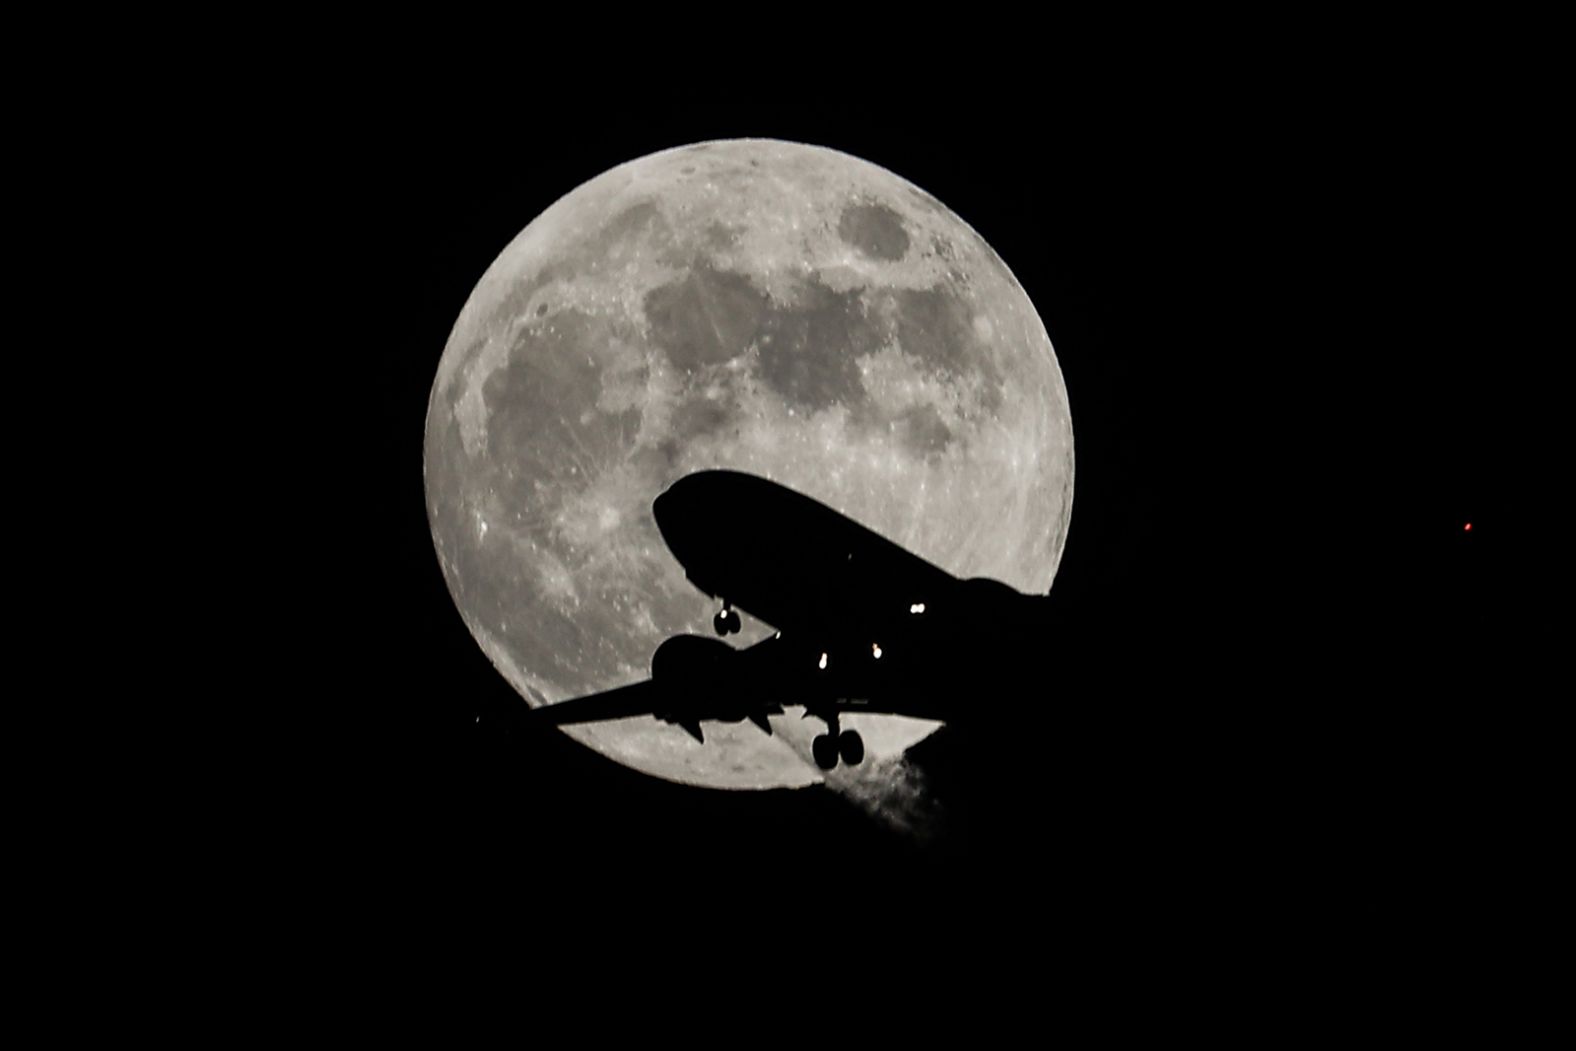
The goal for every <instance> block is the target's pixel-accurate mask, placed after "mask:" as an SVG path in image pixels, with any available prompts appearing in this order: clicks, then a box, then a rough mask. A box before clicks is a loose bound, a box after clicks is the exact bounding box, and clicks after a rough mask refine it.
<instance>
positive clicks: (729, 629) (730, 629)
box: [711, 609, 744, 635]
mask: <svg viewBox="0 0 1576 1051" xmlns="http://www.w3.org/2000/svg"><path fill="white" fill-rule="evenodd" d="M711 626H712V628H713V630H715V631H716V632H717V634H718V635H737V634H738V633H739V632H741V631H743V630H744V621H743V620H741V619H740V618H739V611H738V610H736V609H724V610H718V611H717V614H716V615H715V616H713V617H712V618H711Z"/></svg>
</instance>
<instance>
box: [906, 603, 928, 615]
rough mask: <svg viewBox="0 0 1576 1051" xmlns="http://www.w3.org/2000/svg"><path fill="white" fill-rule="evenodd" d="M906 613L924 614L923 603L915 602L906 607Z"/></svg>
mask: <svg viewBox="0 0 1576 1051" xmlns="http://www.w3.org/2000/svg"><path fill="white" fill-rule="evenodd" d="M908 611H909V612H910V613H923V612H925V604H924V603H923V602H916V603H914V604H913V605H912V606H910V607H908Z"/></svg>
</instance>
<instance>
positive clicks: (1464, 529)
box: [1461, 522, 1472, 533]
mask: <svg viewBox="0 0 1576 1051" xmlns="http://www.w3.org/2000/svg"><path fill="white" fill-rule="evenodd" d="M1461 531H1462V532H1463V533H1470V532H1472V523H1471V522H1468V523H1467V524H1466V525H1464V526H1462V527H1461Z"/></svg>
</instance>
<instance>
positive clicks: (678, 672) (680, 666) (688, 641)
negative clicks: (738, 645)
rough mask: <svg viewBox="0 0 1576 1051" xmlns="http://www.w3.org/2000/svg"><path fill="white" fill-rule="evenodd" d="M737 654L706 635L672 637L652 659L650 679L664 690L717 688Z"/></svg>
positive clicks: (664, 642) (659, 647)
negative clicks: (728, 662) (663, 686)
mask: <svg viewBox="0 0 1576 1051" xmlns="http://www.w3.org/2000/svg"><path fill="white" fill-rule="evenodd" d="M736 652H738V651H737V650H735V649H734V648H733V647H732V646H729V645H728V644H727V643H726V642H723V641H722V640H721V639H713V638H708V637H707V636H705V635H675V636H673V637H672V638H671V639H666V640H664V641H663V643H662V645H660V646H658V647H657V652H656V653H653V654H652V655H651V677H652V679H654V680H656V681H657V682H659V683H662V684H663V685H665V686H686V687H695V686H708V685H717V684H718V683H720V681H721V679H722V674H723V671H724V669H725V668H726V667H727V661H728V660H729V658H731V657H732V656H733V655H734V654H735V653H736Z"/></svg>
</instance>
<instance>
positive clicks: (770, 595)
mask: <svg viewBox="0 0 1576 1051" xmlns="http://www.w3.org/2000/svg"><path fill="white" fill-rule="evenodd" d="M652 513H653V514H654V516H655V517H656V522H657V528H658V529H659V530H660V531H661V533H662V537H663V540H664V541H665V542H666V543H667V545H668V548H669V550H671V551H672V552H673V555H674V557H675V558H677V559H678V561H679V563H680V564H681V565H682V566H683V567H684V571H685V575H686V576H687V577H688V578H689V580H690V582H691V583H693V584H694V585H695V586H696V587H697V588H699V589H700V590H701V591H702V592H704V593H705V594H707V595H709V596H711V597H712V598H715V599H717V600H718V602H719V604H720V605H719V609H718V611H717V614H716V615H715V616H714V617H713V618H712V627H713V630H714V631H715V632H716V634H717V635H718V636H727V635H729V634H735V633H737V632H738V631H739V630H740V627H741V624H740V618H739V613H738V611H739V610H744V611H745V612H748V613H749V614H751V615H752V616H754V617H757V618H759V619H760V620H762V621H764V622H765V623H766V624H767V625H769V626H771V627H773V628H776V629H777V632H776V634H774V635H771V636H768V637H767V638H765V639H762V640H761V641H760V642H757V643H755V644H754V645H752V646H748V647H744V648H742V649H741V648H735V647H733V646H730V645H729V644H728V643H727V642H725V641H723V639H722V638H714V637H707V636H702V635H676V636H674V637H672V638H670V639H667V640H666V641H665V642H663V643H662V644H661V645H660V646H658V647H657V650H656V653H655V654H654V655H653V657H652V660H651V677H650V678H649V679H645V680H643V681H641V682H637V683H633V684H630V685H628V686H621V687H618V688H616V689H613V690H609V691H607V692H605V693H598V694H593V695H591V696H588V697H581V698H577V699H575V700H570V701H564V702H561V703H558V704H550V705H546V706H543V707H540V708H536V709H533V710H532V711H530V712H529V713H528V715H527V717H526V718H527V720H528V721H530V722H535V723H546V724H552V725H567V724H572V723H586V722H598V721H601V720H605V719H622V718H627V717H630V716H636V715H652V716H655V717H656V718H658V719H661V720H663V721H664V722H668V723H672V724H675V725H678V726H681V727H683V728H684V729H685V730H686V731H687V732H688V733H689V734H690V735H691V736H693V737H694V738H695V739H696V740H697V741H701V742H704V741H705V734H704V732H703V730H702V728H701V724H702V723H704V722H707V721H711V720H720V721H725V722H738V721H740V720H743V719H748V720H750V721H751V722H753V723H754V724H755V725H756V726H759V727H760V728H761V730H762V731H764V732H765V733H768V734H770V733H771V732H772V729H771V724H770V723H769V722H768V721H767V716H769V715H776V714H780V713H781V712H782V711H783V708H784V706H802V707H803V708H804V709H805V711H806V714H807V715H811V716H815V717H816V718H819V719H821V720H823V721H824V722H825V723H826V732H825V733H824V734H821V735H819V736H817V737H816V738H815V740H814V742H813V743H812V749H811V750H812V753H813V755H814V757H815V761H816V764H817V765H818V766H820V767H821V768H822V769H823V770H830V769H832V768H834V767H835V766H836V765H837V763H838V760H839V759H841V760H842V761H843V762H844V763H847V764H849V765H854V764H857V763H859V762H860V761H861V760H862V759H863V758H864V754H865V749H864V742H863V741H862V740H861V739H860V736H859V733H858V732H857V731H855V730H843V729H841V728H840V726H839V717H840V716H841V715H843V714H844V713H851V712H873V713H886V714H893V715H909V716H916V717H919V718H925V719H936V720H941V721H944V722H947V723H951V724H956V723H959V722H965V721H967V720H968V719H969V718H970V717H971V716H977V715H979V714H982V710H981V709H982V706H981V705H980V704H979V703H978V702H977V700H976V698H978V697H980V696H981V695H985V696H989V695H990V689H991V683H992V682H999V681H1001V677H1002V676H1003V675H1005V674H1009V673H1008V672H1006V670H1005V669H1008V668H1012V669H1021V667H1022V666H1023V660H1022V658H1023V656H1024V654H1023V652H1022V648H1023V646H1024V645H1025V643H1026V642H1027V641H1028V640H1030V639H1031V638H1033V637H1034V636H1035V632H1034V628H1035V626H1036V625H1037V624H1039V623H1040V620H1041V614H1042V613H1043V611H1044V605H1045V603H1046V602H1047V599H1046V598H1045V597H1044V596H1039V595H1028V594H1024V593H1021V592H1019V591H1016V590H1014V589H1013V588H1011V587H1009V586H1008V585H1006V584H1004V583H1002V582H1000V581H997V580H990V579H986V578H983V577H976V578H973V579H969V580H962V579H959V578H957V577H954V576H952V575H951V574H949V573H947V572H946V571H944V570H942V569H940V568H938V567H937V566H934V565H932V564H931V563H929V562H927V561H925V560H924V559H922V558H920V557H919V556H918V555H915V554H913V553H912V552H910V551H907V550H904V549H903V548H901V547H899V546H898V545H897V544H895V543H893V542H892V541H890V540H887V539H886V538H884V537H882V536H880V535H878V534H876V533H875V532H873V531H871V530H870V529H867V528H866V527H865V526H862V525H860V524H859V523H857V522H855V521H853V520H852V519H849V518H847V517H846V516H844V515H842V514H839V513H838V512H837V511H834V510H833V509H832V508H830V507H827V506H826V505H825V504H822V503H820V502H818V501H816V500H812V499H811V498H810V497H808V496H805V495H803V494H801V493H797V492H795V491H793V490H791V489H787V488H785V487H783V486H781V485H778V484H777V483H775V482H771V481H768V480H767V479H765V478H760V477H757V476H755V475H751V474H745V473H742V472H738V471H723V470H714V471H700V472H697V473H695V474H690V475H687V476H685V477H684V478H681V479H679V480H678V481H677V482H675V483H674V484H673V485H672V486H670V487H669V488H668V489H667V490H666V491H665V492H663V493H662V494H661V495H659V496H658V497H657V498H656V500H655V501H654V502H653V504H652ZM1015 673H1016V672H1013V673H1012V674H1015ZM984 707H988V706H984ZM998 714H999V711H998Z"/></svg>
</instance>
